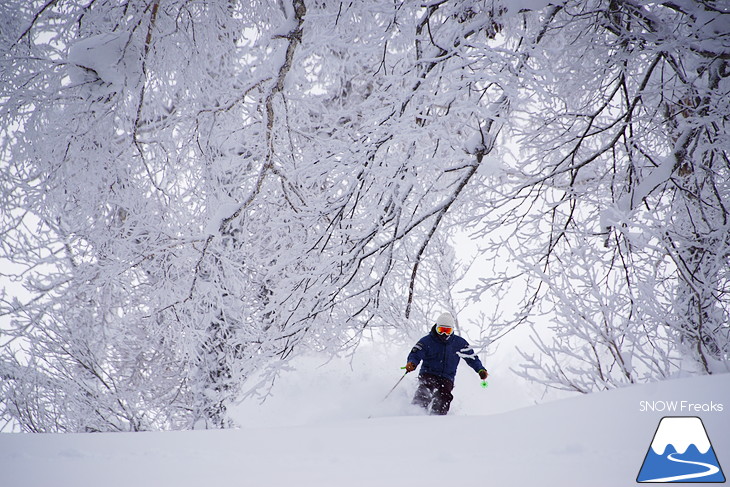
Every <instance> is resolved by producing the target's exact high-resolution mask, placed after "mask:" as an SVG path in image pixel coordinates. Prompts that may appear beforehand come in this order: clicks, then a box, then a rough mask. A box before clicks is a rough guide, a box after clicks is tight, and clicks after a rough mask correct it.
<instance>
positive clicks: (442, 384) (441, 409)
mask: <svg viewBox="0 0 730 487" xmlns="http://www.w3.org/2000/svg"><path fill="white" fill-rule="evenodd" d="M453 389H454V383H453V382H451V381H450V380H448V379H444V378H443V377H439V380H438V382H437V383H436V389H435V390H434V398H433V406H431V414H438V415H444V414H446V413H448V412H449V407H451V401H452V400H453V399H454V396H453V395H452V394H451V391H452V390H453Z"/></svg>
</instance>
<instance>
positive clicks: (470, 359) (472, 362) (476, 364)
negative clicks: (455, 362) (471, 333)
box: [459, 340, 487, 376]
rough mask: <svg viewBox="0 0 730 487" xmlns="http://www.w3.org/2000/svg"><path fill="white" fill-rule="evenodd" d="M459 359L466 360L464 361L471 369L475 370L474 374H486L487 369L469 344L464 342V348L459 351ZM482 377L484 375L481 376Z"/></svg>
mask: <svg viewBox="0 0 730 487" xmlns="http://www.w3.org/2000/svg"><path fill="white" fill-rule="evenodd" d="M459 357H461V358H462V359H464V361H465V362H466V363H467V364H469V367H471V368H472V369H474V372H476V373H477V374H479V373H480V372H481V371H482V370H483V371H484V372H486V371H487V368H486V367H484V364H482V361H481V360H479V357H478V356H477V354H476V353H475V352H474V349H473V348H471V347H470V346H469V344H468V343H467V342H466V340H465V341H464V347H463V348H462V349H461V350H460V351H459ZM479 375H480V376H481V375H482V374H479Z"/></svg>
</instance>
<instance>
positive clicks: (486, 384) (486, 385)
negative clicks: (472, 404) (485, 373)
mask: <svg viewBox="0 0 730 487" xmlns="http://www.w3.org/2000/svg"><path fill="white" fill-rule="evenodd" d="M487 387H489V382H487V381H486V380H483V381H482V389H486V388H487Z"/></svg>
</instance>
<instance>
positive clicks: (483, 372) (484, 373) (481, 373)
mask: <svg viewBox="0 0 730 487" xmlns="http://www.w3.org/2000/svg"><path fill="white" fill-rule="evenodd" d="M488 376H489V373H487V370H486V369H482V370H480V371H479V378H480V379H481V380H486V379H487V377H488Z"/></svg>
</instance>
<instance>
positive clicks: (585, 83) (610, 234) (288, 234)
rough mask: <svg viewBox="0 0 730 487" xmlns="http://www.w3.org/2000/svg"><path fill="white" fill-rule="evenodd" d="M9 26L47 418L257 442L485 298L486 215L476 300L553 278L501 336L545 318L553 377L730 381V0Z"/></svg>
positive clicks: (13, 230) (17, 326)
mask: <svg viewBox="0 0 730 487" xmlns="http://www.w3.org/2000/svg"><path fill="white" fill-rule="evenodd" d="M0 9H2V12H1V13H2V15H0V18H2V19H3V28H2V29H0V35H1V36H2V38H1V39H0V40H1V42H2V53H3V56H2V59H1V60H0V63H1V64H0V76H1V78H0V79H1V81H0V90H1V91H0V103H1V105H0V119H1V120H2V123H1V124H0V126H2V139H1V141H2V146H1V149H0V150H1V152H0V153H1V154H2V156H1V158H0V161H1V162H0V171H2V176H1V177H0V184H2V192H0V207H1V208H2V214H1V216H0V218H1V220H0V233H1V234H2V244H1V245H2V247H1V248H2V255H1V256H0V258H2V259H3V260H4V261H7V262H8V263H10V264H12V270H10V271H5V270H3V273H4V275H5V276H6V277H8V278H10V279H13V280H16V281H18V282H22V283H23V285H24V287H25V290H26V291H27V293H28V296H27V297H19V296H10V295H9V296H7V297H3V299H2V301H1V303H2V304H1V306H2V309H1V310H0V312H1V313H2V315H3V316H5V317H7V318H9V321H10V322H9V323H8V325H4V328H5V329H4V330H3V331H4V335H3V340H4V341H3V342H2V344H0V346H2V349H1V350H2V353H1V354H0V376H2V378H3V381H2V385H0V390H1V391H2V394H3V396H2V397H3V405H4V408H5V410H4V416H5V417H7V418H10V419H12V420H14V421H16V422H17V423H18V424H20V425H21V427H22V428H23V429H25V430H29V431H100V430H141V429H153V428H191V427H225V426H227V425H229V424H230V419H229V417H228V415H227V409H228V406H229V404H230V403H231V402H233V401H235V400H237V398H239V397H240V396H241V393H242V392H243V391H244V389H245V388H247V387H252V386H255V385H251V384H250V383H249V382H250V379H251V378H252V376H253V375H257V377H262V376H263V377H264V378H271V377H273V376H275V375H276V374H277V373H279V371H281V370H283V368H284V367H285V365H286V360H287V359H289V358H291V357H292V356H294V355H295V354H296V353H299V352H300V351H302V350H305V349H311V348H315V349H320V350H327V351H329V352H332V353H334V352H336V351H338V350H342V349H345V348H348V347H351V346H353V345H354V344H356V343H357V342H358V338H359V337H360V335H361V334H362V333H363V332H364V331H365V330H370V329H378V328H387V329H389V330H397V331H400V332H402V333H403V334H408V333H409V332H410V331H411V330H413V328H414V327H418V328H421V327H423V324H424V323H425V322H427V321H426V320H427V319H430V317H428V314H429V313H430V312H432V311H433V310H434V309H435V308H441V309H451V310H454V311H457V310H458V309H457V307H459V308H461V307H463V306H464V303H463V302H461V303H456V302H455V300H454V295H453V293H452V292H450V291H449V290H452V289H454V288H455V279H456V276H458V273H457V269H459V268H460V265H461V264H460V263H459V259H458V258H457V254H456V253H454V251H453V250H452V248H451V245H450V243H449V242H451V241H453V230H454V229H456V228H458V230H459V234H460V235H463V234H464V231H465V230H467V231H470V232H471V235H472V236H473V238H475V239H477V240H480V241H482V242H481V245H480V248H482V249H484V250H483V252H484V255H483V256H482V258H485V259H487V260H491V261H492V265H491V266H490V270H489V271H488V272H487V271H486V270H485V271H484V272H483V276H482V277H483V281H482V282H481V283H480V285H478V286H476V287H474V289H473V294H472V295H471V299H473V300H474V301H475V302H480V301H481V300H484V299H486V297H487V296H489V295H490V293H491V292H496V293H497V296H498V297H499V296H503V295H505V294H507V293H510V294H512V293H516V292H524V293H525V297H524V302H523V306H521V307H520V308H519V309H516V310H515V309H509V310H506V312H503V310H499V309H495V310H494V311H493V312H489V313H487V314H488V315H490V316H493V317H495V318H497V317H502V318H501V319H500V320H499V321H495V322H494V323H493V324H492V326H491V327H490V328H488V332H485V335H484V336H483V341H482V344H485V345H486V344H488V343H490V342H491V341H493V340H496V339H499V337H501V336H504V335H505V334H506V333H509V330H512V329H514V328H515V327H517V326H522V325H524V324H528V323H533V324H534V325H535V329H536V333H537V334H536V335H535V341H536V344H537V350H536V352H537V355H534V356H530V355H527V358H528V360H527V362H526V365H527V371H526V372H525V374H526V375H527V376H528V377H530V378H534V379H538V380H540V381H543V382H544V383H546V384H548V385H552V386H556V387H563V388H569V389H572V390H578V391H583V392H586V391H589V390H592V389H595V388H596V387H613V386H616V385H619V384H622V383H626V382H635V381H638V380H645V379H651V378H657V377H665V376H668V375H671V374H673V373H675V372H676V371H677V370H680V369H682V368H686V366H685V365H682V364H681V363H680V360H682V359H684V358H688V359H689V360H690V361H691V362H692V363H693V364H694V365H693V366H694V367H695V368H696V369H697V370H700V371H703V372H712V371H713V370H715V369H717V368H718V367H721V366H722V365H723V364H727V361H728V359H727V354H728V327H727V324H726V323H727V314H728V295H727V286H728V279H727V277H728V275H727V273H728V260H727V259H728V250H727V246H728V243H729V242H728V240H729V239H728V231H727V228H728V225H727V222H726V219H727V211H726V203H725V202H726V201H728V194H727V193H728V187H727V186H728V182H727V181H728V178H727V175H728V157H727V147H728V139H727V122H728V120H727V118H728V113H729V110H728V105H727V104H728V101H727V100H728V99H730V97H727V96H726V95H727V92H728V81H727V74H728V68H727V57H728V29H727V26H728V21H727V19H726V18H727V17H728V13H727V12H726V11H725V10H723V8H722V6H721V5H720V4H719V2H718V3H717V4H716V3H713V2H709V1H705V2H694V1H689V0H681V1H675V2H667V3H657V4H651V5H641V4H638V3H634V2H631V1H618V0H591V1H589V2H585V1H577V0H576V1H568V2H564V3H560V4H548V2H547V1H542V0H534V1H530V2H526V1H521V2H520V1H512V2H507V1H500V0H440V1H435V2H428V3H427V4H424V3H423V2H418V1H414V0H406V1H399V2H392V1H390V0H382V1H381V0H376V1H367V2H364V1H363V2H332V1H325V0H278V1H268V0H266V1H245V2H244V1H235V0H231V1H227V2H223V1H220V2H188V1H184V0H165V1H163V0H131V1H127V2H117V1H113V0H96V1H93V2H77V1H74V0H66V1H63V0H58V1H51V2H41V1H31V2H28V1H20V0H17V1H7V2H4V4H3V5H2V6H1V7H0ZM458 257H462V256H458ZM464 257H465V259H464V260H469V259H470V258H471V256H469V257H466V256H464ZM475 265H476V264H475ZM515 265H516V266H517V270H515V267H514V266H515ZM4 267H5V266H4ZM9 268H10V267H9ZM504 302H507V301H504ZM536 317H538V318H537V319H536ZM542 320H545V322H546V323H543V321H542ZM546 330H547V331H548V332H549V333H548V334H545V333H544V332H545V331H546Z"/></svg>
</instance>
